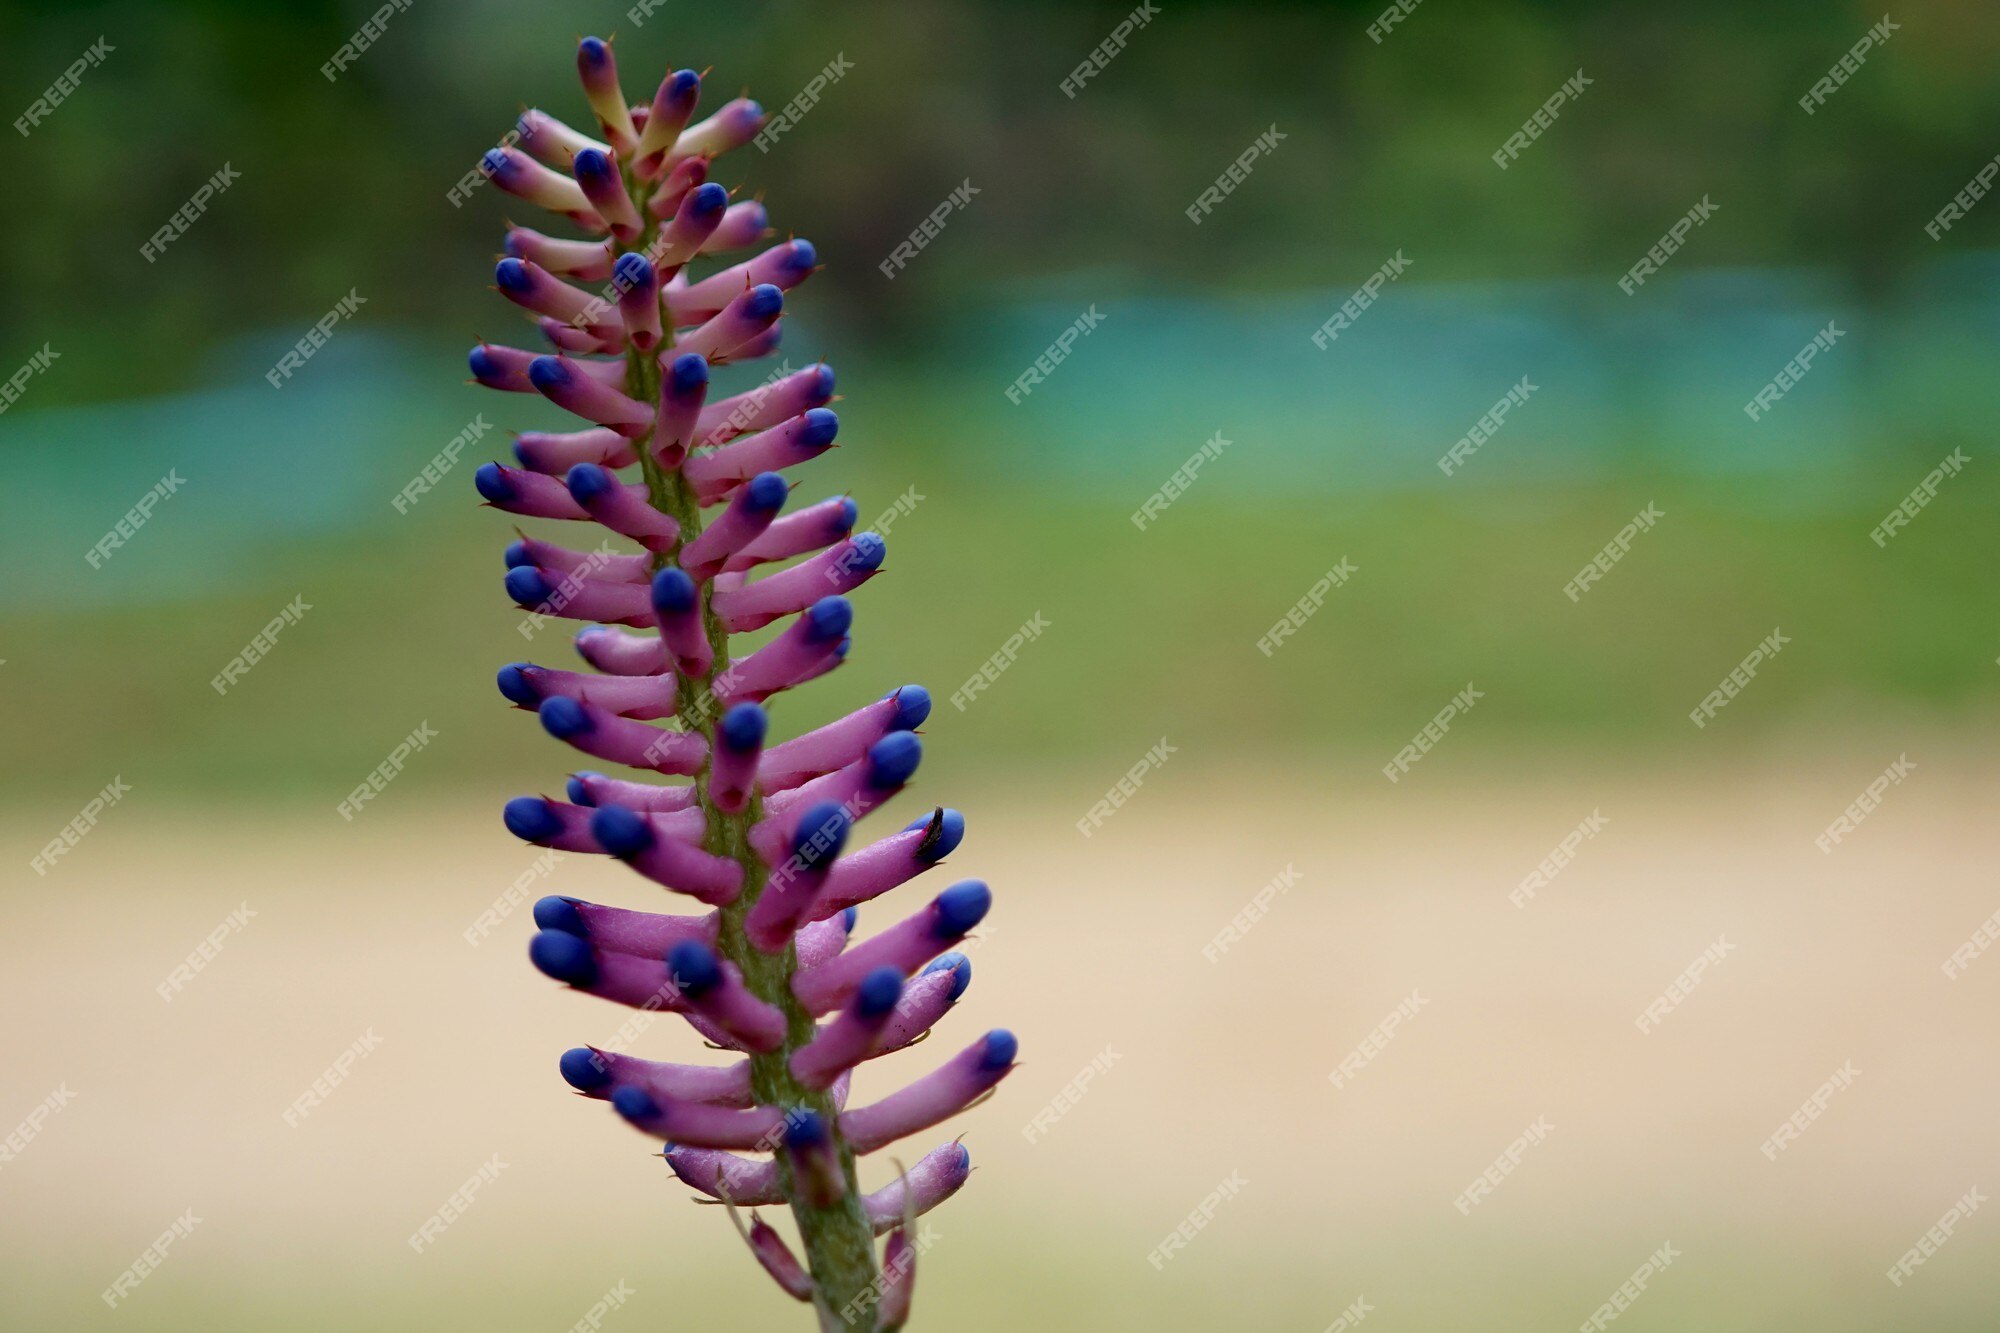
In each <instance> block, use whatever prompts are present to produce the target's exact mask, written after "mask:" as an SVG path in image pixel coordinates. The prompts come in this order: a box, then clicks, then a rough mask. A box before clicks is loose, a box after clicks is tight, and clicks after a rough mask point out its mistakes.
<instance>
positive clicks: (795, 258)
mask: <svg viewBox="0 0 2000 1333" xmlns="http://www.w3.org/2000/svg"><path fill="white" fill-rule="evenodd" d="M817 263H819V251H818V250H815V249H814V248H813V243H812V242H811V241H809V240H807V239H806V238H805V237H803V236H801V237H799V238H797V239H796V240H794V241H793V242H792V248H791V249H790V250H788V251H786V252H785V267H786V268H789V269H792V270H793V271H794V272H804V271H805V270H807V269H809V268H811V267H812V266H813V265H814V264H817Z"/></svg>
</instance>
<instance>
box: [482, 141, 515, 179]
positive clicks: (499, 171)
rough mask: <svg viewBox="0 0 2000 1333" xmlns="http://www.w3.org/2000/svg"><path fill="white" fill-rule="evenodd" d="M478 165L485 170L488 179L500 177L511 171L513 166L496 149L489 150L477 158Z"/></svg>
mask: <svg viewBox="0 0 2000 1333" xmlns="http://www.w3.org/2000/svg"><path fill="white" fill-rule="evenodd" d="M479 165H480V166H482V167H484V168H486V174H487V175H488V176H489V177H492V176H502V175H506V174H508V173H510V172H512V171H513V169H514V164H513V162H512V161H510V160H509V159H508V157H507V154H505V153H503V152H501V151H500V150H499V149H498V148H489V149H487V150H486V151H485V153H483V154H482V155H481V156H480V158H479Z"/></svg>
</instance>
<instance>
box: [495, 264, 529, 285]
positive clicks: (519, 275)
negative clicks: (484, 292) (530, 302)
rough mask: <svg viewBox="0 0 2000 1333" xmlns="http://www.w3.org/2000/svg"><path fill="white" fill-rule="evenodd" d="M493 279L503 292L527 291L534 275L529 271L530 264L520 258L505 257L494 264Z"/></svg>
mask: <svg viewBox="0 0 2000 1333" xmlns="http://www.w3.org/2000/svg"><path fill="white" fill-rule="evenodd" d="M493 281H494V282H496V283H498V284H499V285H500V290H501V291H503V292H525V291H527V290H528V287H529V285H530V284H532V283H533V282H534V277H533V275H531V274H530V273H529V272H528V265H527V264H526V262H524V261H523V260H519V259H503V260H501V261H500V262H499V263H497V264H495V265H494V266H493Z"/></svg>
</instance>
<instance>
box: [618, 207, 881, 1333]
mask: <svg viewBox="0 0 2000 1333" xmlns="http://www.w3.org/2000/svg"><path fill="white" fill-rule="evenodd" d="M626 188H627V189H628V190H629V191H630V192H631V194H632V197H633V198H634V199H635V200H644V199H645V198H646V192H647V191H648V190H649V188H650V187H649V186H648V185H647V183H646V182H643V181H639V180H635V179H633V178H632V177H631V176H630V175H629V174H628V176H627V178H626ZM659 225H660V224H659V223H658V222H656V221H654V220H653V219H651V218H650V217H649V218H648V219H647V224H646V231H645V233H644V234H643V235H641V236H640V237H639V238H638V239H637V240H636V241H635V242H634V243H633V244H632V245H631V246H630V247H626V248H629V249H632V250H636V251H638V252H640V253H642V254H643V253H645V252H646V251H647V250H649V249H650V248H651V247H652V245H653V242H654V240H655V238H656V237H657V235H658V231H659ZM622 249H623V248H621V253H622ZM672 337H673V334H672V329H671V327H669V329H668V331H667V338H668V347H670V346H671V340H672ZM668 347H662V348H657V349H655V350H654V351H652V352H641V351H639V350H638V349H637V348H627V349H626V352H625V393H626V395H627V396H628V397H630V398H632V399H634V400H635V401H637V402H641V403H658V402H659V400H660V362H661V360H662V358H663V356H664V355H665V353H666V352H667V350H668ZM634 447H635V448H636V450H637V452H638V455H639V467H640V471H641V472H642V473H643V474H644V476H645V480H646V496H647V501H648V503H650V504H651V505H652V507H653V508H654V509H657V510H659V511H660V512H661V513H663V514H666V515H668V516H670V517H671V518H672V519H673V520H674V521H675V522H676V523H678V524H679V525H680V544H681V545H682V546H685V545H686V544H687V543H689V542H691V541H693V540H694V539H695V538H696V537H697V536H699V535H700V534H701V529H702V517H701V506H700V505H699V504H698V503H697V502H696V500H695V496H694V492H693V491H692V490H691V489H690V488H689V486H688V484H687V482H686V481H685V480H684V479H683V478H682V477H681V474H680V473H679V472H677V471H675V472H669V471H668V470H667V469H665V468H663V467H661V466H660V463H659V460H658V459H656V458H654V457H653V451H652V435H651V433H650V432H649V433H648V434H647V435H646V436H645V437H644V438H642V439H640V440H638V441H635V446H634ZM672 562H673V561H672V557H670V556H667V555H657V556H655V557H654V558H653V564H654V567H655V568H656V569H664V568H666V567H667V566H668V565H670V564H671V563H672ZM697 586H698V588H699V589H700V595H701V618H702V624H703V626H704V627H705V628H706V629H707V631H708V644H709V648H710V649H711V658H712V660H711V663H710V665H709V669H708V673H707V674H706V675H705V676H702V677H695V676H690V675H683V676H682V677H681V679H680V685H679V694H678V697H677V699H676V705H677V706H676V709H675V712H676V714H677V716H678V718H679V720H680V722H681V725H682V726H683V727H686V728H688V729H690V730H696V731H699V732H700V733H701V734H702V735H703V736H705V737H706V738H707V739H708V744H709V752H710V753H711V754H713V753H714V749H715V728H716V722H717V720H718V719H717V714H718V713H719V712H720V711H721V709H720V706H719V705H718V703H717V701H716V697H715V681H716V677H717V676H718V675H720V674H721V673H722V672H724V671H726V670H727V669H728V667H729V632H728V630H727V629H725V628H724V627H723V624H722V621H721V620H720V619H719V618H718V617H717V616H716V614H715V611H714V609H713V607H712V606H711V605H710V603H709V588H710V585H709V584H708V583H705V582H704V583H700V584H698V585H697ZM695 795H696V799H697V800H699V801H700V803H701V812H702V814H703V816H704V817H705V818H706V820H707V823H708V832H707V836H706V838H705V840H704V844H703V845H704V846H706V847H707V849H708V850H709V851H710V852H712V853H714V854H715V855H717V856H726V857H729V858H731V859H732V860H734V861H735V862H736V863H737V864H738V865H740V866H742V867H743V891H742V893H740V894H739V895H737V898H736V900H735V901H734V902H732V903H730V904H729V906H727V907H725V908H723V909H722V913H721V916H722V929H721V931H720V933H719V936H718V938H717V941H716V949H717V952H719V953H720V954H721V955H722V956H723V957H724V958H727V959H728V960H729V961H730V962H732V963H734V964H736V966H737V967H738V968H740V969H741V970H742V973H743V982H744V984H745V985H746V986H748V987H749V988H750V992H751V993H752V994H753V995H755V996H757V998H759V999H761V1000H764V1001H766V1002H768V1003H770V1004H774V1005H776V1006H777V1007H778V1008H779V1009H780V1010H782V1011H783V1012H784V1015H785V1042H784V1045H783V1046H782V1047H780V1048H779V1049H778V1050H775V1051H772V1052H770V1053H768V1054H763V1055H752V1056H751V1057H750V1086H751V1090H752V1091H753V1092H754V1094H755V1095H756V1099H757V1101H758V1102H759V1103H760V1104H763V1105H766V1106H778V1107H783V1108H785V1109H786V1111H787V1113H788V1114H789V1113H790V1112H791V1111H793V1110H797V1109H809V1110H813V1111H817V1112H818V1113H819V1115H820V1118H821V1119H823V1120H824V1121H825V1122H826V1125H827V1128H828V1130H829V1132H830V1133H831V1134H832V1136H833V1144H834V1146H835V1148H836V1149H837V1150H838V1152H839V1155H840V1164H841V1169H842V1171H843V1173H844V1174H845V1175H846V1177H847V1190H846V1193H845V1195H844V1196H843V1197H842V1198H841V1200H840V1201H839V1202H838V1203H835V1204H833V1205H832V1206H831V1207H826V1208H818V1207H814V1206H813V1204H812V1203H811V1202H810V1201H809V1200H808V1199H806V1198H805V1197H804V1195H803V1193H802V1192H801V1191H800V1190H799V1189H798V1188H797V1187H796V1185H795V1184H794V1182H793V1180H792V1171H791V1164H790V1162H789V1161H788V1160H787V1159H786V1157H785V1154H784V1153H783V1152H782V1151H780V1152H778V1153H777V1154H776V1155H777V1159H778V1171H779V1177H780V1179H781V1180H782V1182H783V1184H784V1188H785V1196H786V1198H787V1199H788V1200H790V1202H791V1205H792V1216H793V1218H794V1219H795V1220H796V1221H797V1224H798V1228H799V1237H800V1239H801V1240H802V1241H803V1242H804V1245H805V1252H806V1264H807V1267H809V1268H810V1269H811V1270H812V1275H813V1281H814V1282H815V1283H816V1284H817V1285H818V1287H819V1299H818V1300H817V1301H816V1302H815V1305H816V1306H817V1308H818V1311H819V1317H820V1327H821V1328H822V1329H823V1330H828V1331H829V1333H831V1331H833V1330H839V1331H841V1333H855V1328H856V1326H855V1324H854V1323H853V1322H852V1321H850V1320H849V1319H846V1318H844V1317H843V1316H842V1314H841V1312H842V1311H844V1310H847V1309H850V1308H852V1309H856V1310H861V1311H864V1312H866V1311H870V1310H872V1307H873V1302H874V1299H875V1296H876V1295H878V1294H879V1286H878V1280H877V1273H876V1266H875V1237H874V1230H873V1228H871V1227H870V1225H869V1223H868V1217H867V1214H866V1213H865V1212H864V1211H863V1209H862V1206H861V1191H860V1188H859V1185H858V1182H857V1179H856V1176H855V1170H854V1152H853V1150H852V1149H851V1148H849V1147H848V1146H847V1141H846V1140H845V1139H844V1138H843V1137H842V1136H841V1134H840V1122H839V1117H838V1114H837V1112H836V1111H835V1109H834V1105H833V1097H832V1095H831V1094H830V1093H826V1092H815V1091H813V1090H812V1089H810V1088H807V1087H804V1086H803V1085H801V1084H800V1083H799V1082H798V1080H797V1079H795V1078H793V1077H792V1070H791V1058H792V1053H793V1052H795V1051H797V1050H798V1049H799V1048H800V1047H801V1046H804V1045H805V1044H806V1043H807V1042H809V1041H811V1040H812V1039H813V1035H814V1024H813V1017H812V1015H811V1014H809V1013H807V1012H806V1010H805V1007H804V1006H803V1005H801V1004H800V1003H799V1001H798V999H797V997H796V996H794V995H793V994H792V977H793V975H794V973H796V972H797V971H798V953H797V951H796V950H795V949H794V948H793V946H792V945H791V944H789V943H787V944H786V945H785V948H784V952H782V953H779V954H767V953H764V952H762V951H761V950H759V949H757V948H756V947H754V946H753V945H752V944H751V943H750V941H749V939H748V937H746V936H745V935H744V933H743V921H744V918H745V917H746V916H747V915H748V914H749V912H750V909H751V907H752V906H754V905H755V904H756V902H757V899H758V897H759V896H760V895H761V894H762V893H763V890H764V882H765V877H766V872H765V867H764V863H763V861H762V860H761V859H759V858H758V856H757V854H756V852H754V851H753V850H751V847H750V830H751V829H752V828H753V827H754V826H755V825H756V824H757V823H758V822H759V821H760V820H762V819H763V817H764V811H763V801H762V799H761V798H760V797H759V796H757V795H756V794H755V793H754V792H753V793H752V795H751V798H750V803H749V804H748V805H747V806H746V807H745V808H744V809H743V810H742V811H741V812H739V813H737V814H733V815H732V814H729V813H728V812H726V811H723V810H719V809H717V808H716V806H715V804H714V803H713V802H712V801H711V800H710V799H709V794H708V774H707V772H706V771H705V770H704V771H703V772H702V773H700V774H698V775H697V776H696V778H695ZM778 1146H779V1145H775V1144H774V1145H773V1147H774V1148H775V1147H778ZM856 1301H859V1302H860V1304H859V1305H854V1304H853V1303H854V1302H856ZM873 1324H874V1320H873V1319H872V1317H871V1318H869V1319H868V1320H867V1323H865V1324H863V1325H861V1327H862V1328H864V1329H865V1328H872V1326H873Z"/></svg>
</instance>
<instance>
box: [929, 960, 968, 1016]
mask: <svg viewBox="0 0 2000 1333" xmlns="http://www.w3.org/2000/svg"><path fill="white" fill-rule="evenodd" d="M946 970H949V971H950V972H951V999H952V1002H953V1003H957V1001H958V997H959V996H961V995H963V994H965V988H966V987H967V986H970V985H971V984H972V960H971V959H970V958H967V957H966V956H965V955H964V954H962V953H960V952H958V951H957V950H956V949H954V950H952V951H951V952H950V953H944V954H939V955H938V956H937V957H936V958H933V959H932V960H931V963H930V966H929V967H926V968H925V969H924V974H925V975H929V974H930V973H932V972H943V971H946Z"/></svg>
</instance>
